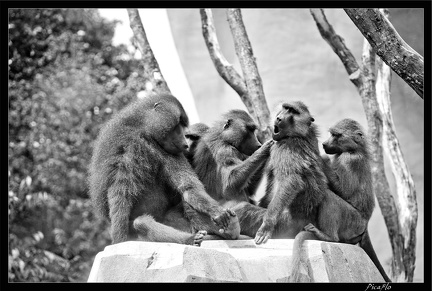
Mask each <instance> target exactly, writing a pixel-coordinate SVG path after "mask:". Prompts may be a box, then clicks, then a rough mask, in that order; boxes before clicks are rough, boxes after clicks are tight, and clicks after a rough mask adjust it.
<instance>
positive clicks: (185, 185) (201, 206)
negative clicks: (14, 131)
mask: <svg viewBox="0 0 432 291" xmlns="http://www.w3.org/2000/svg"><path fill="white" fill-rule="evenodd" d="M176 158H177V159H176ZM183 158H184V157H183ZM178 159H180V157H171V156H167V157H166V160H167V165H166V167H165V168H164V174H165V175H166V177H167V181H168V183H169V184H170V186H171V187H172V188H173V189H175V190H176V191H177V192H178V193H181V194H182V197H183V201H185V202H186V203H188V204H189V205H190V206H191V207H192V208H193V209H195V210H197V211H200V212H204V213H206V214H208V215H210V216H218V215H220V214H221V213H222V211H223V209H222V208H221V207H220V206H219V204H218V203H217V202H216V201H215V200H214V199H213V198H211V197H210V196H209V195H208V194H207V192H206V191H205V189H204V185H203V184H202V183H201V181H200V180H199V179H198V176H197V175H196V173H195V172H194V171H193V169H192V167H191V166H190V165H189V163H187V161H186V159H185V158H184V161H180V160H178Z"/></svg>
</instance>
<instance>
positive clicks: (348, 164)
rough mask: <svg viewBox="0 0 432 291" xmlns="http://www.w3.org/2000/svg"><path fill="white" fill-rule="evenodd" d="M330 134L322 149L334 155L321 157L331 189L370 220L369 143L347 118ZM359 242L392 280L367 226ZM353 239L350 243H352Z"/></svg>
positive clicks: (363, 133) (371, 203)
mask: <svg viewBox="0 0 432 291" xmlns="http://www.w3.org/2000/svg"><path fill="white" fill-rule="evenodd" d="M329 132H330V137H329V139H328V140H326V141H325V142H324V143H323V148H324V151H325V152H326V153H327V154H329V155H334V157H333V160H332V161H330V159H329V158H328V157H327V156H323V161H324V163H325V164H324V169H325V173H326V175H327V178H328V179H329V184H330V188H331V189H332V190H333V191H334V192H335V193H336V194H338V195H339V196H340V197H342V198H343V199H344V200H345V201H347V202H348V203H349V204H351V205H352V206H354V208H355V209H356V210H357V211H358V212H359V213H360V215H361V216H362V218H363V219H364V220H365V221H366V222H369V219H370V218H371V216H372V212H373V209H374V207H375V198H374V195H373V190H372V170H371V167H370V153H369V142H368V138H367V135H366V134H365V132H364V130H363V128H362V127H361V125H360V124H359V123H358V122H357V121H355V120H352V119H349V118H346V119H343V120H341V121H339V122H338V123H336V124H335V125H334V126H332V127H331V128H330V129H329ZM307 229H308V230H309V231H311V232H313V233H314V234H315V236H316V237H318V238H319V239H321V240H329V238H328V237H327V236H326V235H325V234H323V233H322V232H321V231H319V230H318V229H317V228H316V227H313V226H311V225H309V226H307ZM358 240H359V244H360V246H361V247H362V248H363V249H364V250H365V252H366V253H367V254H368V255H369V257H370V258H371V259H372V261H373V262H374V263H375V265H376V266H377V268H378V270H379V271H380V273H381V275H382V276H383V277H384V279H385V280H386V281H387V282H391V280H390V278H389V277H388V276H387V274H386V273H385V271H384V269H383V267H382V266H381V264H380V262H379V260H378V257H377V256H376V253H375V251H374V249H373V247H372V244H371V241H370V238H369V232H368V230H367V227H366V229H365V232H364V233H363V235H362V236H361V237H359V239H358ZM355 242H356V240H354V241H353V242H352V243H355Z"/></svg>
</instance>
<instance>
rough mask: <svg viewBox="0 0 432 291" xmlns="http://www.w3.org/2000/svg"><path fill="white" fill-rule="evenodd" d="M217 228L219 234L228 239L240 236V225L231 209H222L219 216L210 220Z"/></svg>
mask: <svg viewBox="0 0 432 291" xmlns="http://www.w3.org/2000/svg"><path fill="white" fill-rule="evenodd" d="M212 221H213V222H214V223H215V224H216V225H217V226H219V227H221V228H220V229H219V232H220V233H221V234H224V236H226V237H228V238H229V239H237V238H238V237H239V236H240V223H239V220H238V217H237V214H236V213H235V212H234V211H232V210H231V209H229V208H227V209H224V211H223V212H222V214H221V215H218V216H216V217H214V218H212Z"/></svg>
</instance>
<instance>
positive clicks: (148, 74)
mask: <svg viewBox="0 0 432 291" xmlns="http://www.w3.org/2000/svg"><path fill="white" fill-rule="evenodd" d="M127 12H128V14H129V21H130V27H131V29H132V31H133V34H134V38H135V44H136V45H137V46H138V49H139V50H140V52H141V54H142V58H143V64H144V74H145V78H146V79H147V80H148V82H149V84H146V87H151V88H149V89H151V90H153V91H155V92H158V93H162V92H165V93H170V90H169V88H168V85H167V83H166V81H165V79H164V77H163V76H162V72H161V70H160V69H159V65H158V63H157V61H156V58H155V57H154V55H153V51H152V49H151V47H150V44H149V42H148V40H147V36H146V33H145V30H144V27H143V25H142V22H141V18H140V16H139V13H138V9H127ZM148 85H150V86H148Z"/></svg>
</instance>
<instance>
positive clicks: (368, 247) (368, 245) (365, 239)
mask: <svg viewBox="0 0 432 291" xmlns="http://www.w3.org/2000/svg"><path fill="white" fill-rule="evenodd" d="M359 245H360V247H361V248H362V249H363V250H364V251H365V252H366V254H368V256H369V258H371V260H372V262H373V263H374V264H375V266H376V267H377V269H378V271H379V272H380V273H381V276H383V278H384V280H385V281H386V282H391V280H390V278H389V277H388V276H387V274H386V272H385V271H384V268H383V267H382V266H381V263H380V261H379V260H378V257H377V255H376V253H375V250H374V248H373V246H372V242H371V240H370V237H369V232H368V230H366V231H365V232H364V234H363V236H362V239H361V241H360V243H359Z"/></svg>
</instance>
